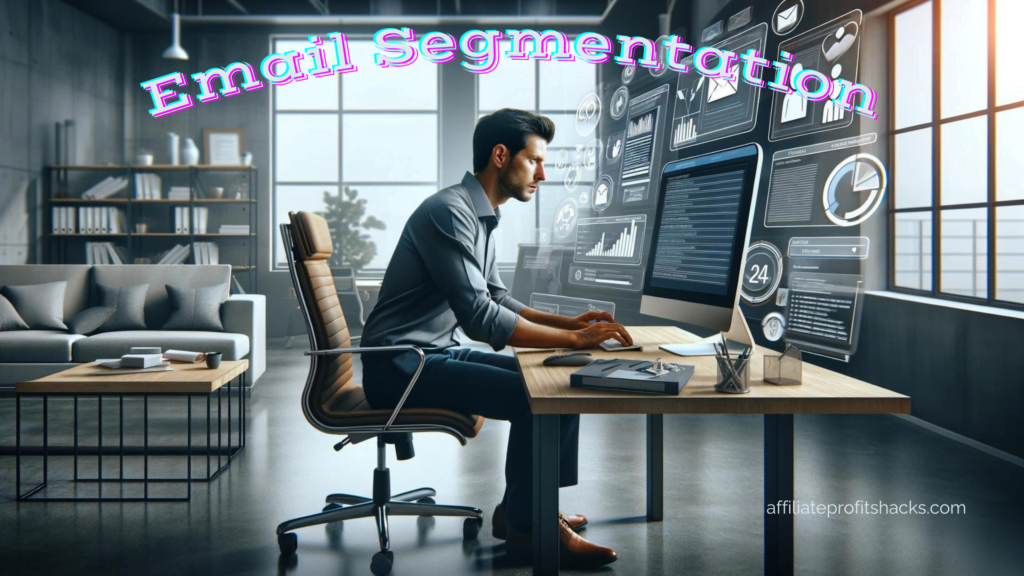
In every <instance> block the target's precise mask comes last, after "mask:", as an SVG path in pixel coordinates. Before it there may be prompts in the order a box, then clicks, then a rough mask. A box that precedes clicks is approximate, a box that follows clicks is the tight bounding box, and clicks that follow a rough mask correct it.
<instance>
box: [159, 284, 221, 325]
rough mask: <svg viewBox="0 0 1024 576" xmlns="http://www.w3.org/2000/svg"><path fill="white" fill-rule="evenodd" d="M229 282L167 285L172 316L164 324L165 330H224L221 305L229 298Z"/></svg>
mask: <svg viewBox="0 0 1024 576" xmlns="http://www.w3.org/2000/svg"><path fill="white" fill-rule="evenodd" d="M227 294H228V284H227V283H225V284H217V285H216V286H204V287H202V288H182V287H180V286H172V285H170V284H168V285H167V296H168V297H169V298H170V300H171V317H170V318H168V319H167V323H166V324H164V330H205V331H212V332H223V331H224V324H223V323H221V321H220V305H221V304H223V303H224V301H225V300H226V299H227Z"/></svg>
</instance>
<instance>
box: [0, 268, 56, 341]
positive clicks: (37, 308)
mask: <svg viewBox="0 0 1024 576" xmlns="http://www.w3.org/2000/svg"><path fill="white" fill-rule="evenodd" d="M67 286H68V283H67V282H66V281H64V280H61V281H59V282H48V283H46V284H32V285H28V286H4V287H3V288H2V289H0V293H2V294H3V295H4V296H6V297H7V299H8V300H10V301H11V304H13V305H14V309H15V310H17V311H18V315H19V316H21V318H22V319H23V320H24V321H25V324H28V327H29V328H31V329H33V330H67V329H68V327H67V326H65V325H64V290H65V289H66V288H67Z"/></svg>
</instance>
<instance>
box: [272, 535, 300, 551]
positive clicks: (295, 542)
mask: <svg viewBox="0 0 1024 576" xmlns="http://www.w3.org/2000/svg"><path fill="white" fill-rule="evenodd" d="M277 547H278V548H279V549H280V550H281V556H292V555H293V554H295V549H296V548H298V547H299V537H298V536H297V535H296V534H295V533H294V532H285V533H284V534H281V535H279V536H278V537H277Z"/></svg>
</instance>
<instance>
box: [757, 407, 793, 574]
mask: <svg viewBox="0 0 1024 576" xmlns="http://www.w3.org/2000/svg"><path fill="white" fill-rule="evenodd" d="M793 494H794V492H793V415H792V414H765V415H764V506H765V507H764V573H765V576H778V575H789V576H792V574H793V508H792V503H793ZM769 504H773V505H774V506H773V507H774V508H776V510H775V512H776V513H775V514H769V513H768V505H769Z"/></svg>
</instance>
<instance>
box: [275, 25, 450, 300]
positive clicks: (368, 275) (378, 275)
mask: <svg viewBox="0 0 1024 576" xmlns="http://www.w3.org/2000/svg"><path fill="white" fill-rule="evenodd" d="M306 39H308V35H304V34H288V33H285V34H271V35H270V53H274V52H276V50H275V44H276V42H277V41H278V40H306ZM346 39H347V40H348V41H349V42H364V41H369V42H373V35H372V34H353V35H347V36H346ZM435 68H436V70H435V72H436V74H437V107H436V108H435V109H433V110H413V109H401V110H350V111H346V110H345V108H344V101H345V74H338V75H337V76H338V78H337V80H338V108H337V109H336V110H331V111H327V110H280V111H279V110H277V108H275V101H274V94H275V90H276V87H271V91H270V140H269V144H270V148H271V149H270V184H269V185H270V214H269V217H270V227H271V234H270V243H271V244H272V247H271V250H270V271H271V272H287V271H288V266H287V264H278V256H279V254H282V253H280V252H279V250H284V245H283V244H282V243H281V242H278V241H277V235H278V229H277V225H278V224H279V223H275V218H276V215H277V208H278V204H277V186H278V185H285V186H289V185H298V186H303V185H305V186H337V188H338V193H339V194H341V193H342V192H343V191H344V189H345V186H388V185H392V186H431V187H433V188H434V190H440V189H441V163H442V161H441V142H442V139H441V131H442V130H443V118H442V112H441V111H442V106H441V96H442V94H443V88H442V82H443V77H444V75H443V74H441V69H440V67H439V66H437V67H435ZM278 114H310V115H315V114H337V115H338V144H339V145H338V181H337V182H293V181H278V180H277V174H276V173H275V170H274V169H275V167H276V166H277V145H276V140H275V138H276V129H277V116H278ZM345 114H418V115H429V114H434V115H435V116H436V118H437V124H436V126H437V130H436V133H435V138H436V139H437V172H436V174H437V180H432V181H422V182H421V181H416V182H404V181H403V182H393V181H386V180H381V181H362V180H360V181H355V180H352V181H348V180H346V179H345V173H344V153H345V147H344V126H345ZM381 220H384V218H381ZM401 224H402V226H404V225H405V222H402V223H401ZM388 225H391V223H390V222H389V223H388ZM385 270H386V268H363V269H361V270H360V271H359V276H360V278H361V279H367V280H380V279H382V278H383V277H384V272H385Z"/></svg>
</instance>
